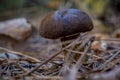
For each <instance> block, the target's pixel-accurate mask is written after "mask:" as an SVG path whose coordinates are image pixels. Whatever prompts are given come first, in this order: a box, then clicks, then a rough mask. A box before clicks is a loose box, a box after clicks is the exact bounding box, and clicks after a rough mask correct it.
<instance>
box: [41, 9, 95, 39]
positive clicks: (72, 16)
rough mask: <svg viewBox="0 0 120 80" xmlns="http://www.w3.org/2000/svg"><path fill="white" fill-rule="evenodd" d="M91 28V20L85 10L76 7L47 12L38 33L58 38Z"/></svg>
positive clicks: (50, 37)
mask: <svg viewBox="0 0 120 80" xmlns="http://www.w3.org/2000/svg"><path fill="white" fill-rule="evenodd" d="M92 29H93V23H92V20H91V19H90V17H89V16H88V15H87V14H86V13H85V12H83V11H80V10H78V9H64V10H59V11H55V12H52V13H49V14H48V15H46V16H45V17H44V18H43V20H42V21H41V25H40V35H41V36H43V37H45V38H48V39H58V38H63V37H65V36H70V35H74V34H77V33H81V32H87V31H90V30H92Z"/></svg>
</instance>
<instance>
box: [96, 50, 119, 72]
mask: <svg viewBox="0 0 120 80" xmlns="http://www.w3.org/2000/svg"><path fill="white" fill-rule="evenodd" d="M119 54H120V51H117V52H116V53H115V54H114V55H113V56H112V57H111V58H110V59H108V60H107V61H106V62H105V63H104V64H102V65H100V66H99V67H97V68H96V69H94V70H95V71H96V70H99V69H102V68H104V67H105V66H107V64H108V63H110V62H111V61H112V60H113V59H114V58H115V57H116V56H117V55H119Z"/></svg>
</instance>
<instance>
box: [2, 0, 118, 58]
mask: <svg viewBox="0 0 120 80" xmlns="http://www.w3.org/2000/svg"><path fill="white" fill-rule="evenodd" d="M65 8H77V9H80V10H82V11H84V12H86V13H88V15H89V16H90V17H91V18H92V20H93V23H94V30H93V31H92V33H102V34H107V35H109V36H110V37H117V38H120V0H0V29H1V30H0V47H5V48H9V49H12V50H16V51H20V52H24V53H25V54H29V55H32V56H34V57H36V58H40V56H37V55H38V54H41V55H42V53H52V52H54V51H56V48H57V49H59V48H60V47H59V46H60V45H53V44H56V43H59V40H54V41H53V40H47V39H44V38H42V37H40V36H39V32H38V30H39V26H40V22H41V19H42V18H43V16H44V15H46V14H47V13H48V12H52V11H55V10H59V9H65ZM21 18H22V19H21ZM23 18H24V19H23ZM13 19H20V20H22V21H23V22H24V20H25V21H26V23H29V24H30V25H31V28H29V29H28V30H26V31H27V32H25V31H22V30H21V33H20V34H22V36H21V35H20V37H22V38H19V34H18V35H17V34H16V33H17V29H15V30H14V29H13V31H16V33H14V35H13V34H12V33H13V31H12V30H11V28H12V27H13V26H15V25H17V24H18V23H17V22H15V23H14V25H12V26H10V25H8V26H9V27H7V28H5V29H4V30H3V26H4V25H6V23H5V22H6V21H7V23H9V21H11V20H13ZM14 21H16V20H14ZM14 21H13V22H14ZM20 22H21V21H20ZM24 29H27V28H24ZM24 29H23V30H24ZM15 34H16V35H15ZM27 34H28V35H27ZM26 35H27V36H26ZM48 46H50V47H48ZM46 56H47V54H46Z"/></svg>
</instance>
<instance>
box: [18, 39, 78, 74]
mask: <svg viewBox="0 0 120 80" xmlns="http://www.w3.org/2000/svg"><path fill="white" fill-rule="evenodd" d="M79 39H80V37H78V38H77V39H76V40H75V41H73V42H72V43H71V44H69V45H68V46H66V47H65V48H63V49H62V50H60V51H58V52H57V53H55V54H54V55H53V56H51V57H50V58H49V59H47V60H46V61H44V62H43V63H41V64H40V65H38V66H36V67H35V68H34V69H32V70H31V71H29V72H27V73H25V74H23V75H20V76H25V75H29V74H31V73H32V72H34V71H35V70H37V69H38V68H39V67H41V66H42V65H44V64H46V63H48V62H49V61H50V60H52V59H53V58H55V57H56V56H57V55H59V54H61V52H62V51H63V50H65V49H67V48H69V47H70V46H72V45H74V44H75V43H76V42H77V41H79Z"/></svg>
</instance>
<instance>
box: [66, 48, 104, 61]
mask: <svg viewBox="0 0 120 80" xmlns="http://www.w3.org/2000/svg"><path fill="white" fill-rule="evenodd" d="M65 50H67V51H70V52H73V53H78V54H81V55H82V54H83V52H78V51H74V50H70V49H65ZM87 55H88V56H90V57H94V58H97V59H102V60H103V61H105V60H104V59H103V58H102V57H99V56H97V55H93V54H91V53H88V54H87Z"/></svg>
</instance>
